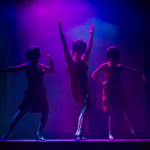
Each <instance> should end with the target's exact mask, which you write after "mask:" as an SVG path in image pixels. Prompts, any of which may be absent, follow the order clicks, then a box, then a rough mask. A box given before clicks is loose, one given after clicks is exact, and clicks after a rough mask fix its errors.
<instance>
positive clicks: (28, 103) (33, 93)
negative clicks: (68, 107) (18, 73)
mask: <svg viewBox="0 0 150 150" xmlns="http://www.w3.org/2000/svg"><path fill="white" fill-rule="evenodd" d="M25 72H26V75H27V78H28V84H27V88H26V89H25V91H24V96H23V99H22V102H21V103H20V105H19V109H20V110H23V109H27V108H28V112H35V113H47V112H49V107H48V99H47V94H46V90H45V88H44V83H43V81H44V67H43V65H42V64H38V68H37V69H35V68H33V67H32V65H31V64H28V65H27V67H26V70H25Z"/></svg>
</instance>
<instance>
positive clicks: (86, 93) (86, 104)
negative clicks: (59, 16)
mask: <svg viewBox="0 0 150 150" xmlns="http://www.w3.org/2000/svg"><path fill="white" fill-rule="evenodd" d="M58 24H59V32H60V36H61V41H62V44H63V50H64V56H65V61H66V63H67V70H68V72H69V75H70V77H71V81H70V85H71V90H72V94H73V97H74V99H75V101H76V104H77V105H78V106H81V108H82V112H81V114H80V116H79V121H78V128H77V131H76V133H75V137H76V139H77V140H82V139H85V138H84V137H83V136H82V135H83V130H84V125H85V122H86V120H87V118H88V117H89V114H90V112H91V108H92V104H93V99H92V91H91V87H90V84H89V79H88V75H87V72H88V65H87V62H88V60H89V56H90V53H91V49H92V43H93V34H94V27H95V26H92V28H91V30H90V31H89V32H90V38H89V41H88V43H87V44H86V43H85V42H84V41H82V40H79V39H77V40H75V41H74V42H73V43H72V51H71V53H72V56H71V54H70V53H69V49H68V46H67V43H66V40H65V38H64V35H63V33H62V29H61V21H58Z"/></svg>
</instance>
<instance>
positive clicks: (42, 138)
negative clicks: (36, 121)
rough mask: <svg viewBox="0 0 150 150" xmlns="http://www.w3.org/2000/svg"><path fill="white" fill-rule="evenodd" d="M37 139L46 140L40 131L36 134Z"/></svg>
mask: <svg viewBox="0 0 150 150" xmlns="http://www.w3.org/2000/svg"><path fill="white" fill-rule="evenodd" d="M36 140H37V141H45V139H44V137H43V136H42V135H39V133H37V134H36Z"/></svg>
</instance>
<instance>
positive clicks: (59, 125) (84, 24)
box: [0, 0, 146, 139]
mask: <svg viewBox="0 0 150 150" xmlns="http://www.w3.org/2000/svg"><path fill="white" fill-rule="evenodd" d="M0 11H1V13H0V19H1V21H0V68H5V67H10V66H16V65H20V64H22V63H28V62H29V61H28V60H27V59H26V57H25V52H26V50H27V49H28V48H29V46H31V45H37V46H39V47H40V50H41V58H40V63H43V64H45V65H47V66H49V61H48V59H47V58H46V57H45V56H44V50H46V51H47V53H48V54H49V55H51V57H52V59H53V62H54V65H55V72H54V73H53V74H45V77H44V85H45V88H46V91H47V95H48V101H49V109H50V112H49V117H48V121H47V124H46V126H45V128H44V131H43V132H44V133H43V136H45V138H73V134H74V133H75V131H76V128H77V121H78V116H79V114H80V111H81V110H80V108H79V107H77V106H76V104H75V100H74V98H73V96H72V94H71V89H70V77H69V74H68V72H67V69H66V64H65V60H64V55H63V47H62V43H61V40H60V36H59V31H58V24H57V20H61V21H62V30H63V33H64V36H65V38H66V41H67V44H68V47H69V49H70V50H71V44H72V42H73V40H75V39H82V40H84V41H86V42H87V41H88V38H89V31H88V30H90V27H91V26H92V24H93V25H96V27H95V33H94V41H93V48H92V52H91V56H90V60H89V62H88V65H89V71H88V76H89V80H90V84H91V87H92V92H93V98H94V105H93V109H92V112H91V115H90V118H89V119H88V121H87V124H86V129H85V133H86V135H87V137H89V138H107V136H108V123H107V119H108V113H107V112H103V110H102V86H101V85H99V84H98V83H96V82H95V81H94V80H93V79H92V78H91V74H92V72H93V71H94V70H95V69H96V68H98V66H99V65H100V64H102V63H105V62H107V61H108V60H107V58H106V49H107V48H108V47H109V46H112V45H114V46H117V47H118V48H119V49H120V52H121V57H120V59H119V60H118V63H121V64H122V65H125V66H127V67H132V68H135V69H138V70H141V71H144V57H143V55H144V49H143V47H144V45H143V43H144V42H143V37H144V27H145V22H146V21H145V20H146V18H145V17H144V16H145V15H144V14H145V11H144V9H143V7H142V6H141V5H140V4H136V3H131V2H128V1H127V2H124V1H119V2H117V1H114V2H110V1H107V0H106V1H101V2H100V1H99V2H98V1H92V0H91V1H88V0H87V1H86V0H84V1H80V0H72V1H67V0H63V1H62V0H54V1H48V0H47V1H46V0H36V1H32V0H31V1H21V2H20V1H11V3H10V2H8V3H7V2H6V3H4V4H2V5H1V6H0ZM99 77H100V79H102V80H103V81H105V77H104V74H103V73H101V74H100V75H99ZM121 80H122V86H123V89H124V92H125V96H126V100H127V104H128V108H129V111H130V113H131V116H132V118H133V122H134V124H135V128H136V129H137V131H138V132H139V133H141V134H142V135H145V133H146V116H145V112H146V110H145V109H146V106H145V89H144V83H143V82H142V76H141V75H140V74H137V73H131V72H122V75H121ZM0 83H1V84H0V89H1V90H0V122H1V123H0V136H1V135H3V134H4V133H5V132H6V130H7V128H8V126H9V124H10V122H11V119H12V118H13V116H14V115H15V113H16V112H17V110H18V105H19V103H20V102H21V100H22V96H23V92H24V90H25V88H26V85H27V77H26V74H25V72H15V73H7V74H6V73H0ZM40 117H41V114H34V113H27V114H26V115H25V116H24V117H23V118H22V119H21V121H20V122H19V123H18V124H17V126H16V127H15V129H14V130H13V132H12V136H11V138H18V139H19V138H35V133H36V132H37V129H38V124H39V121H40ZM116 129H117V130H116V133H117V132H119V133H120V134H118V137H121V136H122V135H126V134H128V133H130V129H129V127H128V125H127V123H126V122H125V119H124V117H123V116H122V114H121V112H118V114H117V118H116Z"/></svg>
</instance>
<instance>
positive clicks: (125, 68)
mask: <svg viewBox="0 0 150 150" xmlns="http://www.w3.org/2000/svg"><path fill="white" fill-rule="evenodd" d="M121 69H122V70H125V71H131V72H137V73H139V74H141V75H142V78H143V81H144V82H145V81H147V79H146V77H145V75H144V72H142V71H139V70H137V69H133V68H129V67H125V66H121Z"/></svg>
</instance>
